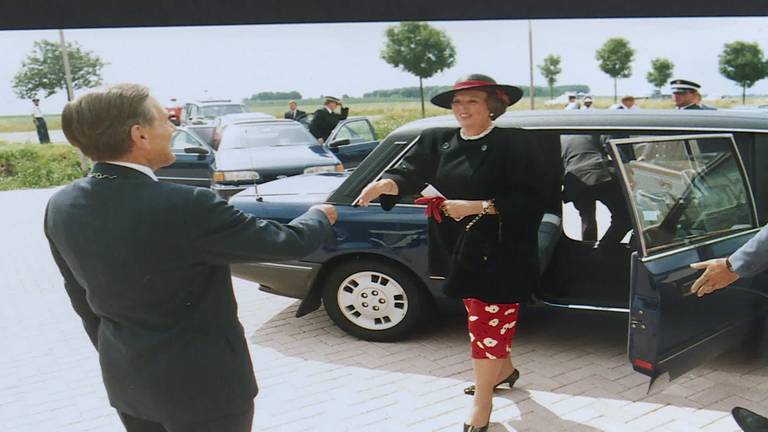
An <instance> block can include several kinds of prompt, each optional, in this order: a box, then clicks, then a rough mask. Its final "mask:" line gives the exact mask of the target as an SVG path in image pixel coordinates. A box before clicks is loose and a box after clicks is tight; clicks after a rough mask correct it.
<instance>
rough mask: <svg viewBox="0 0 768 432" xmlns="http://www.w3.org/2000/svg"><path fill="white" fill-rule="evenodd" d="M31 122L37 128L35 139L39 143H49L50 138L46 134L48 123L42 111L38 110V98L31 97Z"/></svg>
mask: <svg viewBox="0 0 768 432" xmlns="http://www.w3.org/2000/svg"><path fill="white" fill-rule="evenodd" d="M32 105H33V107H32V123H34V124H35V128H36V129H37V139H38V141H40V144H50V142H51V138H50V137H49V136H48V125H47V124H46V123H45V117H43V112H42V111H40V99H38V98H34V99H32Z"/></svg>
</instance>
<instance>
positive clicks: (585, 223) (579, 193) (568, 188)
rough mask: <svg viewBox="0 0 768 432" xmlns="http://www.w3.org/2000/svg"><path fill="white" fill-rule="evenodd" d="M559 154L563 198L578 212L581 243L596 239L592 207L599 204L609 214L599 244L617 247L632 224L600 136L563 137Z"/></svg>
mask: <svg viewBox="0 0 768 432" xmlns="http://www.w3.org/2000/svg"><path fill="white" fill-rule="evenodd" d="M561 152H562V159H563V167H564V170H565V173H564V178H563V195H564V197H565V201H566V202H567V201H573V206H574V207H576V210H578V211H579V215H580V216H581V235H582V240H584V241H596V240H597V220H596V219H595V205H596V202H597V201H600V202H602V203H603V204H604V205H605V206H606V207H607V208H608V210H610V212H611V225H610V227H609V228H608V230H607V231H606V232H605V235H603V238H602V239H601V241H600V244H604V245H605V244H618V243H619V242H621V240H622V239H623V238H624V235H625V234H626V233H627V231H629V230H630V229H631V228H632V222H631V220H630V217H629V213H628V211H627V205H626V203H625V202H624V197H623V195H622V193H621V189H620V186H619V183H618V180H617V179H616V177H615V174H614V172H613V168H612V167H611V162H610V160H609V159H608V157H607V155H606V152H605V149H604V148H603V146H602V145H601V143H600V137H598V136H593V135H562V136H561Z"/></svg>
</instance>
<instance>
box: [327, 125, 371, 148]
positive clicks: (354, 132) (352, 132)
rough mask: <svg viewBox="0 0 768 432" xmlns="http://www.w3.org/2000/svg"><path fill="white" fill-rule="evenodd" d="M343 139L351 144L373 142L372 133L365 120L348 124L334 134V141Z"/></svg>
mask: <svg viewBox="0 0 768 432" xmlns="http://www.w3.org/2000/svg"><path fill="white" fill-rule="evenodd" d="M343 139H348V140H349V141H350V143H353V144H354V143H361V142H369V141H373V140H374V138H373V131H371V128H370V126H369V125H368V122H367V121H365V120H358V121H352V122H348V123H345V124H344V125H343V126H342V127H341V129H339V132H338V133H337V134H336V138H335V140H336V141H338V140H343Z"/></svg>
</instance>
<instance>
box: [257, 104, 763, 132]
mask: <svg viewBox="0 0 768 432" xmlns="http://www.w3.org/2000/svg"><path fill="white" fill-rule="evenodd" d="M549 99H550V98H549V97H541V98H539V97H537V98H536V100H535V109H537V110H560V109H563V107H564V105H551V106H547V105H545V104H544V102H546V101H547V100H549ZM593 99H594V104H593V106H594V107H595V108H597V109H606V108H608V107H610V106H611V105H613V103H614V102H613V97H594V98H593ZM297 102H298V104H299V109H300V110H303V111H306V112H308V113H309V112H314V111H315V110H316V109H318V108H320V106H321V104H322V99H305V100H299V101H297ZM767 102H768V97H761V98H752V99H750V98H748V99H747V104H757V103H767ZM706 103H707V104H708V105H712V106H715V107H717V108H730V107H732V106H734V105H740V104H741V100H733V99H726V100H719V101H714V102H710V101H707V102H706ZM247 105H248V108H249V109H250V110H251V111H256V112H263V113H267V114H272V115H274V116H275V117H278V118H281V117H282V116H283V113H285V111H287V110H288V101H287V100H285V101H269V102H253V101H249V102H247ZM637 105H638V106H639V107H641V108H646V109H673V108H674V106H675V105H674V103H673V102H672V100H671V99H663V100H638V101H637ZM345 106H348V107H349V108H350V111H349V114H350V115H355V116H358V115H361V116H369V117H371V118H372V121H373V126H374V128H375V129H376V134H377V135H378V136H379V138H380V139H381V138H383V137H385V136H387V135H388V134H389V133H390V132H391V131H393V130H394V129H396V128H398V127H399V126H402V125H403V124H405V123H408V122H409V121H413V120H416V119H419V118H421V103H420V101H419V100H414V99H397V100H393V99H379V100H369V99H347V100H345ZM424 108H425V111H426V116H427V117H432V116H438V115H444V114H449V113H450V111H449V110H446V109H442V108H437V107H435V106H434V105H432V104H430V103H429V101H425V105H424ZM529 109H531V102H530V99H522V100H520V102H518V103H516V104H515V105H513V106H512V107H511V108H510V109H509V110H510V111H519V110H529Z"/></svg>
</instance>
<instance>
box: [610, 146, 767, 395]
mask: <svg viewBox="0 0 768 432" xmlns="http://www.w3.org/2000/svg"><path fill="white" fill-rule="evenodd" d="M610 146H611V150H612V153H613V156H614V162H615V163H616V165H617V167H618V169H619V171H620V173H621V175H620V183H621V184H622V187H623V189H624V193H625V197H626V198H627V202H628V203H629V205H630V206H631V210H632V211H631V212H630V213H631V214H632V217H633V222H634V229H635V231H634V232H635V241H637V247H638V251H637V252H635V253H634V254H633V255H632V262H631V282H630V283H631V287H630V301H629V306H630V312H629V320H630V321H629V335H628V336H629V340H628V353H629V359H630V361H631V363H632V365H633V367H634V369H635V370H636V371H638V372H640V373H643V374H645V375H648V376H650V377H651V378H653V380H652V381H651V384H653V382H654V381H655V379H656V378H658V377H659V376H661V375H663V374H669V378H670V379H674V378H676V377H677V376H679V375H681V374H683V373H685V372H687V371H688V370H690V369H692V368H693V367H695V366H696V365H698V364H700V363H701V362H703V361H704V360H706V359H708V358H710V357H712V356H715V355H717V354H720V353H722V352H724V351H726V350H728V349H730V348H732V347H733V346H734V345H735V344H738V343H739V342H741V341H742V340H743V339H744V337H745V336H746V335H747V333H748V331H749V330H750V328H751V327H752V325H753V324H754V322H755V320H756V319H757V318H758V317H759V316H760V315H762V309H763V308H764V307H765V304H766V303H765V302H764V300H765V298H764V297H762V296H760V295H759V294H760V292H757V291H758V290H760V287H759V286H757V285H758V284H755V283H754V280H750V279H745V280H739V281H738V282H737V283H735V284H734V285H732V286H731V287H728V288H726V289H721V290H718V291H715V292H714V293H711V294H709V295H706V296H704V297H701V298H699V297H697V296H696V295H694V294H690V292H689V290H690V287H691V285H692V284H693V282H694V281H695V280H696V278H697V277H698V276H699V275H700V274H701V271H698V270H694V269H692V268H690V267H689V265H690V264H691V263H694V262H698V261H705V260H708V259H712V258H720V257H727V256H728V255H730V254H731V253H732V252H734V251H735V250H736V249H738V248H739V247H740V246H741V245H742V244H744V243H745V242H746V241H747V240H749V239H750V238H751V237H752V236H753V235H754V234H755V232H757V230H758V228H757V214H756V212H755V205H754V202H753V197H752V192H751V190H750V187H749V182H748V181H747V176H746V173H745V170H744V166H743V164H742V161H741V157H740V155H739V153H738V150H737V148H736V145H735V142H734V140H733V136H732V135H730V134H717V135H714V134H713V135H687V136H661V137H651V138H649V137H642V138H629V139H617V140H611V141H610ZM763 289H765V288H763ZM756 294H757V295H756Z"/></svg>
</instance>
